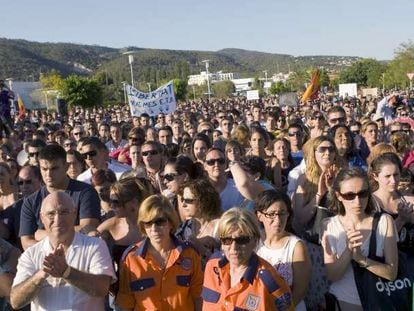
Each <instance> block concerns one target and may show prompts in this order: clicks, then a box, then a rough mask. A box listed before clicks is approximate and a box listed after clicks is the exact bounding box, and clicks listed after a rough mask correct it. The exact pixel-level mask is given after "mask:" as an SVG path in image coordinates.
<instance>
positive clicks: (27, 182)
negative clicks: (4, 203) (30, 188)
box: [17, 179, 32, 186]
mask: <svg viewBox="0 0 414 311" xmlns="http://www.w3.org/2000/svg"><path fill="white" fill-rule="evenodd" d="M17 184H18V185H19V186H23V185H31V184H32V180H31V179H26V180H24V179H21V180H19V181H18V182H17Z"/></svg>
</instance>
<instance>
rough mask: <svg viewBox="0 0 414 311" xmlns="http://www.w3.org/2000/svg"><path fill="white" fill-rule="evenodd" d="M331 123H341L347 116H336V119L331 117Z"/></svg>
mask: <svg viewBox="0 0 414 311" xmlns="http://www.w3.org/2000/svg"><path fill="white" fill-rule="evenodd" d="M329 122H330V123H340V122H345V118H334V119H329Z"/></svg>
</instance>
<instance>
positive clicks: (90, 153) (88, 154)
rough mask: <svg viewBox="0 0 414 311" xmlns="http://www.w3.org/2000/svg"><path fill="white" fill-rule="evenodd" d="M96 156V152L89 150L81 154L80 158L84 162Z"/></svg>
mask: <svg viewBox="0 0 414 311" xmlns="http://www.w3.org/2000/svg"><path fill="white" fill-rule="evenodd" d="M97 154H98V152H97V151H96V150H91V151H89V152H85V153H82V154H81V156H82V158H84V159H85V160H86V159H88V158H93V157H95V156H96V155H97Z"/></svg>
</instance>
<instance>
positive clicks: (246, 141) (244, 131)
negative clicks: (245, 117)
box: [231, 123, 250, 148]
mask: <svg viewBox="0 0 414 311" xmlns="http://www.w3.org/2000/svg"><path fill="white" fill-rule="evenodd" d="M231 139H234V140H237V141H238V142H239V143H240V144H241V145H242V146H243V147H244V148H246V147H249V146H250V129H249V127H248V126H247V125H246V124H244V123H241V124H239V125H237V126H236V128H235V129H234V130H233V132H232V134H231Z"/></svg>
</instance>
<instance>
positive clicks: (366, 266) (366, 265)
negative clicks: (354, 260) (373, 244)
mask: <svg viewBox="0 0 414 311" xmlns="http://www.w3.org/2000/svg"><path fill="white" fill-rule="evenodd" d="M358 264H359V266H360V267H361V268H368V267H369V264H368V257H365V259H364V260H363V261H362V262H359V263H358Z"/></svg>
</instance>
